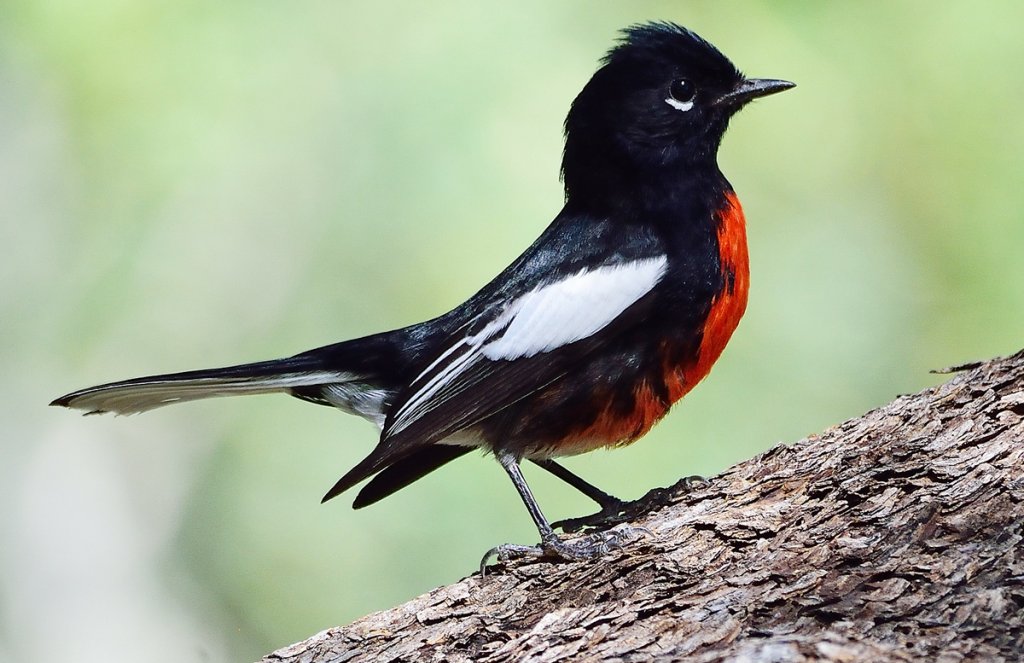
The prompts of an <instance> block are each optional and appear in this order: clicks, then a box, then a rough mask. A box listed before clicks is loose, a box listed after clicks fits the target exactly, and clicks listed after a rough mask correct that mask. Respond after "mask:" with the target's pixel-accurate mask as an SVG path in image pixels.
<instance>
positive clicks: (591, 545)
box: [480, 451, 623, 575]
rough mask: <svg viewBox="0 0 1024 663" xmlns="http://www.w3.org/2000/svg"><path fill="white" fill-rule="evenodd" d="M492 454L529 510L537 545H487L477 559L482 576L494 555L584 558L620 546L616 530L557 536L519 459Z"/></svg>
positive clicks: (506, 453)
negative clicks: (569, 538)
mask: <svg viewBox="0 0 1024 663" xmlns="http://www.w3.org/2000/svg"><path fill="white" fill-rule="evenodd" d="M495 455H496V456H497V458H498V462H499V463H501V466H502V467H503V468H505V472H506V473H507V474H508V476H509V478H510V479H511V480H512V485H514V486H515V487H516V490H517V491H518V492H519V497H521V498H522V500H523V504H525V505H526V510H527V511H529V512H530V517H531V518H533V523H534V524H535V525H536V526H537V531H538V532H539V533H540V545H536V546H523V545H517V544H511V543H507V544H504V545H500V546H496V547H494V548H491V549H490V550H488V551H487V554H485V555H484V557H483V559H482V560H480V575H484V570H485V567H486V566H487V561H488V560H489V559H490V558H491V557H497V558H498V561H502V562H503V561H506V560H509V559H513V558H516V557H550V558H554V559H565V560H584V559H593V558H594V557H599V556H600V555H603V554H605V553H607V552H609V551H611V550H614V549H616V548H621V547H622V543H623V541H622V540H621V535H620V533H617V532H602V533H599V534H592V535H590V536H587V537H583V538H580V539H577V540H575V541H571V542H570V541H563V540H561V539H560V538H558V535H557V534H555V531H554V530H553V529H552V528H551V524H550V523H549V522H548V519H547V518H546V517H545V516H544V514H543V512H541V510H540V506H538V504H537V500H536V499H534V497H533V493H532V492H530V487H529V486H528V485H527V484H526V479H525V478H524V477H523V472H522V470H520V469H519V459H518V458H516V456H515V455H514V454H511V453H509V452H507V451H498V452H497V453H496V454H495ZM560 469H561V468H560Z"/></svg>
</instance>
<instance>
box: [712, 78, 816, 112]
mask: <svg viewBox="0 0 1024 663" xmlns="http://www.w3.org/2000/svg"><path fill="white" fill-rule="evenodd" d="M792 87H796V83H790V82H789V81H780V80H776V79H772V78H745V79H743V80H742V81H740V82H739V84H737V85H736V87H734V88H733V89H732V90H730V91H728V92H726V93H725V94H723V95H722V96H720V97H719V98H718V99H716V100H715V105H716V106H731V107H733V108H739V107H740V106H742V105H743V104H745V103H747V102H748V101H750V100H752V99H757V98H758V97H767V96H768V95H769V94H775V93H776V92H782V91H783V90H788V89H789V88H792Z"/></svg>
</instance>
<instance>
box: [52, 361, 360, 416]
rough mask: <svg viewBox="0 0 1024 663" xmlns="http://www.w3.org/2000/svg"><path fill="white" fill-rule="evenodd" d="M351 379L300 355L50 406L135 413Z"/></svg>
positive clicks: (86, 394) (155, 379) (141, 383)
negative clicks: (208, 399)
mask: <svg viewBox="0 0 1024 663" xmlns="http://www.w3.org/2000/svg"><path fill="white" fill-rule="evenodd" d="M353 377H355V376H354V375H353V374H351V373H348V372H345V371H339V370H330V369H327V368H325V367H324V362H323V360H322V359H321V358H319V357H318V356H316V355H305V356H303V355H300V356H297V357H288V358H286V359H275V360H272V361H261V362H256V363H253V364H241V365H239V366H228V367H226V368H211V369H207V370H201V371H186V372H184V373H168V374H166V375H151V376H148V377H142V378H134V379H132V380H122V381H120V382H111V383H108V384H101V385H99V386H96V387H89V388H88V389H81V390H79V391H75V392H72V393H70V394H67V395H65V396H61V397H60V398H58V399H56V400H54V401H53V402H52V403H50V405H61V406H64V407H70V408H76V409H79V410H85V412H86V414H97V413H101V412H114V413H116V414H136V413H138V412H146V411H147V410H152V409H154V408H158V407H162V406H164V405H171V404H173V403H182V402H185V401H194V400H199V399H202V398H213V397H215V396H239V395H243V394H264V393H271V392H289V391H290V390H291V389H294V388H298V387H309V386H314V385H322V384H330V383H336V382H346V381H348V380H351V379H353Z"/></svg>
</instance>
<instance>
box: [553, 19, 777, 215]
mask: <svg viewBox="0 0 1024 663" xmlns="http://www.w3.org/2000/svg"><path fill="white" fill-rule="evenodd" d="M602 62H603V66H602V67H601V68H600V69H598V71H597V72H596V73H595V74H594V76H593V77H592V78H591V79H590V82H588V83H587V85H586V86H585V87H584V88H583V91H582V92H580V94H579V95H578V96H577V97H576V99H575V101H573V104H572V108H571V109H570V110H569V115H568V117H567V118H566V120H565V134H566V138H565V154H564V157H563V160H562V177H563V180H564V182H565V187H566V195H567V197H572V196H573V195H574V194H576V193H580V194H583V195H591V193H594V192H599V191H607V190H608V188H609V187H612V188H615V189H619V188H621V187H622V186H623V185H626V186H628V182H629V181H630V180H631V179H633V178H642V181H650V179H651V178H652V176H656V175H658V174H665V175H671V174H674V173H675V172H676V171H678V169H680V168H693V167H695V166H696V167H700V166H703V165H710V166H711V167H717V166H716V165H715V164H716V162H715V159H716V155H717V152H718V145H719V143H720V142H721V140H722V135H723V134H724V133H725V129H726V127H727V126H728V124H729V118H730V117H732V115H733V114H734V113H735V112H736V111H738V110H739V109H740V108H742V107H743V106H744V105H745V104H746V103H747V102H749V101H750V100H752V99H755V98H757V97H761V96H765V95H768V94H772V93H775V92H781V91H782V90H786V89H789V88H791V87H793V84H792V83H789V82H787V81H778V80H762V79H748V78H744V76H743V74H741V73H740V71H739V70H738V69H737V68H736V67H735V65H733V64H732V62H730V61H729V59H728V58H727V57H725V56H724V55H722V53H721V52H719V50H718V49H717V48H715V47H714V46H712V45H711V44H710V43H708V42H706V41H704V40H703V39H701V38H700V37H699V36H697V35H696V34H694V33H693V32H690V31H689V30H687V29H686V28H683V27H680V26H678V25H675V24H673V23H649V24H644V25H637V26H633V27H631V28H628V29H626V30H625V31H624V32H623V37H622V40H621V42H620V43H619V45H617V46H616V47H615V48H613V49H612V50H611V51H609V52H608V55H606V56H605V58H604V60H603V61H602Z"/></svg>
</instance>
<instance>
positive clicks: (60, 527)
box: [0, 0, 1024, 662]
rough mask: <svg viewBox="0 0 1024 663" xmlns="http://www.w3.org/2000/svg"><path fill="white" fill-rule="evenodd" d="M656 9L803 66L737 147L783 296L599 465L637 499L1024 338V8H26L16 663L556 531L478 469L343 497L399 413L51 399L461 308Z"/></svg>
mask: <svg viewBox="0 0 1024 663" xmlns="http://www.w3.org/2000/svg"><path fill="white" fill-rule="evenodd" d="M648 19H667V20H674V21H677V22H680V23H683V24H685V25H687V26H690V27H692V28H694V29H696V30H697V31H698V32H700V33H701V34H702V35H704V36H705V37H707V38H708V39H710V40H711V41H713V42H714V43H715V44H717V45H718V46H719V47H720V48H722V50H723V51H724V52H725V53H727V54H728V55H729V56H730V57H731V58H733V60H734V61H735V62H736V63H737V64H738V65H739V66H740V67H741V68H742V69H744V71H746V72H747V73H749V74H751V75H754V76H765V77H779V78H787V79H790V80H793V81H796V82H797V83H798V85H799V87H798V88H797V89H796V90H794V91H791V92H787V93H786V94H784V95H780V96H778V97H772V98H771V99H769V100H765V101H763V102H758V103H757V104H755V105H754V106H753V107H752V108H749V109H748V110H746V111H744V112H743V113H742V114H741V115H740V116H738V117H737V118H736V119H735V120H734V122H733V126H732V129H731V130H730V132H729V134H728V135H727V137H726V141H725V144H724V146H723V150H722V154H721V164H722V168H723V170H724V171H725V173H726V174H727V176H728V177H729V178H730V179H731V180H732V182H733V184H734V185H735V188H736V190H737V191H738V192H739V194H740V197H741V199H742V200H743V201H744V205H745V208H746V212H747V217H748V222H749V235H750V244H751V249H750V250H751V256H752V271H753V287H752V292H751V303H750V307H749V309H748V313H747V316H746V318H745V320H744V322H743V324H742V325H741V326H740V328H739V330H738V332H737V334H736V336H735V337H734V340H733V342H732V344H731V345H730V347H729V348H728V350H727V351H726V353H725V355H724V356H723V359H722V361H721V363H720V364H719V366H718V367H717V368H716V369H715V371H714V372H713V373H712V376H711V378H710V379H709V380H708V381H707V382H706V383H705V384H704V385H702V386H701V387H700V388H698V389H697V390H696V391H695V392H694V393H693V394H691V395H690V396H689V397H688V398H687V399H686V401H685V402H684V403H683V404H681V405H680V406H679V407H677V408H676V409H675V410H674V411H673V414H672V415H671V416H670V417H669V418H668V419H667V420H666V421H665V422H664V423H663V424H662V425H661V426H660V427H658V428H657V429H656V430H655V431H654V432H653V433H652V434H651V435H649V436H648V437H647V438H645V439H644V440H643V441H642V442H641V443H639V444H636V445H634V446H632V447H630V448H629V449H626V450H622V451H617V452H607V453H606V452H598V453H594V454H591V455H590V456H587V457H581V458H578V459H573V460H570V461H569V463H568V464H569V466H570V467H571V468H573V469H575V470H577V471H579V472H580V473H581V474H583V475H584V476H586V477H588V478H590V479H592V480H593V481H594V482H595V483H597V484H598V485H600V486H602V487H605V488H606V489H607V490H609V491H611V492H613V493H616V494H618V495H621V496H624V497H630V498H632V497H636V496H639V495H641V494H642V493H643V492H645V491H646V490H647V489H648V488H650V487H653V486H655V485H667V484H669V483H671V482H673V481H674V480H676V479H677V478H678V477H680V476H683V475H688V474H694V473H699V474H705V475H707V474H714V473H716V472H719V471H721V470H722V469H724V468H725V467H727V466H729V465H730V464H732V463H735V462H738V461H740V460H742V459H745V458H748V457H750V456H752V455H754V454H756V453H757V452H759V451H761V450H764V449H766V448H768V447H769V446H771V445H773V444H775V443H777V442H779V441H793V440H796V439H799V438H800V437H802V436H804V435H806V434H809V433H812V432H815V431H819V430H821V429H822V428H824V427H827V426H829V425H831V424H834V423H838V422H839V421H841V420H843V419H844V418H848V417H853V416H856V415H858V414H860V413H862V412H863V411H864V410H866V409H869V408H871V407H874V406H877V405H880V404H882V403H885V402H887V401H888V400H890V399H891V398H892V397H894V396H895V395H897V394H899V393H903V392H910V391H915V390H918V389H920V388H922V387H924V386H927V385H929V384H932V383H934V382H935V381H936V378H935V377H934V376H930V375H929V374H928V372H927V371H928V369H931V368H936V367H940V366H944V365H948V364H951V363H956V362H960V361H965V360H970V359H975V358H985V357H990V356H993V355H997V354H1005V353H1009V352H1012V351H1014V350H1017V349H1019V348H1020V347H1021V346H1024V333H1022V330H1024V306H1022V303H1024V301H1022V300H1024V294H1022V292H1024V287H1022V286H1024V260H1022V255H1024V253H1022V247H1024V225H1022V223H1021V217H1022V213H1021V206H1022V204H1024V187H1022V175H1024V168H1022V166H1024V119H1022V118H1024V85H1022V84H1021V80H1020V78H1021V73H1020V70H1021V64H1022V63H1024V40H1022V39H1021V38H1020V31H1019V26H1020V25H1021V24H1022V20H1024V5H1021V3H1019V2H1011V1H1005V2H996V1H991V2H986V3H936V2H924V1H920V2H891V1H885V2H882V1H877V2H858V3H809V2H795V1H794V2H729V3H721V2H717V3H716V2H678V1H675V2H630V3H611V2H603V3H600V2H593V0H578V1H572V2H568V1H566V2H557V3H554V2H540V1H539V0H533V1H530V2H517V3H479V2H468V1H467V2H447V1H445V2H433V3H413V2H408V1H407V2H384V3H380V2H369V1H364V2H335V1H328V0H322V1H317V0H299V1H296V2H288V3H284V2H280V3H275V2H265V1H257V2H239V1H235V2H220V3H210V2H197V1H195V0H175V1H174V2H171V1H169V0H167V1H151V2H140V1H137V0H88V1H85V0H35V1H31V0H5V2H4V4H3V7H2V8H0V182H2V184H0V190H2V195H0V220H2V224H0V240H2V243H0V246H2V247H3V248H2V250H3V258H2V268H0V269H2V270H3V271H2V274H3V278H2V279H0V292H2V298H0V361H2V366H3V380H2V382H0V389H2V394H0V396H2V398H0V408H2V410H0V417H2V420H3V422H4V423H3V435H2V439H0V453H2V462H0V486H2V495H3V499H2V500H0V536H2V538H0V546H2V547H0V562H2V565H0V660H11V661H19V662H24V661H58V660H59V661H63V660H75V661H91V660H96V661H100V660H104V661H106V660H109V657H110V656H111V655H112V654H111V653H112V652H113V657H114V658H116V659H123V660H145V661H181V660H202V661H237V660H246V659H253V658H256V657H258V656H260V655H261V654H263V653H265V652H267V651H270V650H271V649H274V648H276V647H279V646H282V645H285V644H288V643H291V642H292V641H295V640H298V639H301V638H304V637H306V636H309V635H311V634H312V633H314V632H316V631H318V630H320V629H323V628H326V627H329V626H332V625H336V624H342V623H345V622H348V621H350V620H352V619H354V618H356V617H359V616H361V615H363V614H365V613H367V612H369V611H372V610H377V609H382V608H386V607H389V606H392V605H394V604H396V603H398V602H400V601H403V600H405V599H408V598H410V597H412V596H415V595H416V594H418V593H420V592H423V591H426V590H428V589H430V588H432V587H435V586H437V585H440V584H443V583H448V582H451V581H453V580H456V579H458V578H459V577H461V576H463V575H466V574H469V573H471V572H472V571H473V570H474V569H475V567H476V564H477V561H478V560H479V558H480V555H481V554H482V553H483V551H484V550H486V549H487V548H489V547H490V546H492V545H494V544H496V543H500V542H505V541H517V542H531V541H533V540H535V538H536V532H535V530H534V528H533V526H532V525H531V523H530V520H529V518H528V517H527V514H526V512H525V510H524V509H523V508H522V506H521V505H520V503H519V499H518V497H517V496H516V494H515V491H514V490H513V489H512V487H511V486H510V485H508V483H507V481H506V479H505V478H504V476H503V474H502V472H501V470H500V468H499V467H498V466H497V464H495V463H493V462H491V461H489V460H483V459H480V458H478V457H467V458H466V459H464V460H461V461H459V462H457V463H455V464H453V465H452V466H451V467H450V468H446V469H445V471H443V472H441V473H437V474H435V475H432V476H430V477H429V478H427V479H426V480H424V481H422V482H420V483H418V484H416V485H415V486H413V487H411V488H409V489H407V490H405V491H403V492H401V493H400V494H398V495H396V496H395V497H393V498H390V499H388V500H386V501H384V502H382V503H381V504H379V505H376V506H374V507H373V508H370V509H367V510H363V511H359V512H354V511H352V510H350V509H349V508H348V500H346V499H345V498H342V499H339V500H336V501H334V502H332V503H330V504H328V505H326V506H320V505H319V504H318V501H319V498H320V496H321V495H322V494H323V492H324V491H325V490H326V489H327V488H328V487H330V486H331V484H332V483H333V482H334V481H335V479H337V478H338V477H339V476H340V475H341V473H343V472H344V471H345V470H347V469H348V468H349V467H351V466H352V465H353V464H354V463H355V462H357V461H358V460H359V459H360V458H361V457H362V455H363V454H365V453H366V452H367V451H368V450H369V449H370V448H371V446H372V445H373V443H374V441H375V436H374V433H373V430H372V428H371V427H370V426H369V425H368V424H366V423H365V422H363V421H361V420H357V419H355V418H352V417H346V416H343V415H341V414H338V413H337V412H333V411H331V410H329V409H327V408H317V407H312V406H310V405H307V404H304V403H301V402H299V401H295V400H292V399H288V398H285V397H281V396H278V397H272V396H268V397H258V398H250V399H237V400H218V401H212V402H205V403H199V404H190V405H185V406H181V407H176V408H169V409H166V410H161V411H157V412H154V413H152V414H149V415H146V416H143V417H137V418H118V419H115V418H113V417H105V418H104V417H94V418H89V419H82V418H80V417H78V416H75V415H74V414H72V413H70V412H65V411H57V410H53V409H48V408H46V407H45V404H46V403H47V402H48V401H49V400H50V399H52V398H53V397H55V396H57V395H59V394H61V393H63V392H65V391H68V390H71V389H74V388H79V387H84V386H88V385H91V384H95V383H98V382H102V381H107V380H112V379H118V378H125V377H131V376H135V375H139V374H144V373H157V372H164V371H174V370H183V369H188V368H200V367H205V366H211V365H224V364H231V363H238V362H244V361H249V360H256V359H263V358H269V357H275V356H283V355H288V354H292V353H294V352H298V351H301V350H305V349H307V348H311V347H315V346H318V345H323V344H326V343H330V342H334V341H337V340H341V339H345V338H349V337H355V336H359V335H363V334H367V333H371V332H374V331H378V330H382V329H385V328H393V327H397V326H400V325H405V324H408V323H412V322H415V321H418V320H421V319H424V318H427V317H431V316H433V315H435V314H438V313H440V312H442V311H444V310H447V309H448V308H450V307H452V306H454V305H455V304H457V303H458V302H460V301H461V300H462V299H463V298H464V297H466V296H468V295H469V294H471V293H472V292H474V291H475V290H476V289H477V288H478V287H479V286H480V285H482V284H483V283H484V282H486V281H487V280H488V279H490V278H491V277H492V276H493V275H494V274H496V273H497V272H498V270H499V269H500V268H502V267H503V266H505V265H506V264H507V263H508V262H509V261H510V260H511V259H512V258H513V257H514V256H515V255H517V254H518V252H519V251H520V250H522V249H523V248H524V247H525V246H527V245H528V244H529V242H530V241H531V240H532V239H533V238H534V237H535V236H536V235H537V234H538V233H539V232H540V231H541V229H542V228H543V227H544V226H545V225H546V224H547V222H548V221H549V220H550V219H551V218H552V217H553V215H554V214H555V213H556V212H557V210H558V208H559V206H560V202H561V190H560V186H559V183H558V180H557V172H558V162H559V156H560V149H561V133H560V129H561V122H562V119H563V117H564V115H565V112H566V110H567V108H568V104H569V103H570V101H571V100H572V98H573V97H574V95H575V94H576V93H577V92H578V90H579V89H580V87H581V86H582V85H583V84H584V83H585V82H586V80H587V79H588V77H589V76H590V74H591V73H592V71H593V70H594V68H595V65H596V62H597V60H598V58H599V57H600V56H601V55H602V54H603V53H604V51H605V50H606V49H607V48H608V47H609V46H610V45H611V43H612V41H613V39H614V38H615V35H616V31H617V30H618V29H619V28H621V27H623V26H625V25H627V24H630V23H633V22H637V21H642V20H648ZM527 472H528V478H530V479H531V480H532V481H533V482H534V483H535V490H536V492H537V493H538V497H539V499H540V500H541V503H542V505H543V506H544V507H545V509H546V511H547V512H548V515H550V516H552V517H562V516H568V515H578V514H580V513H583V512H588V510H589V509H590V508H591V505H590V504H588V503H587V502H586V500H585V499H583V498H581V497H579V496H578V495H575V494H574V493H572V492H571V491H570V490H568V489H566V488H564V487H562V486H561V485H559V484H557V482H554V481H553V480H551V479H550V478H549V477H547V476H544V475H542V474H539V473H538V472H536V471H531V469H530V468H528V469H527ZM349 499H350V497H349Z"/></svg>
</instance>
